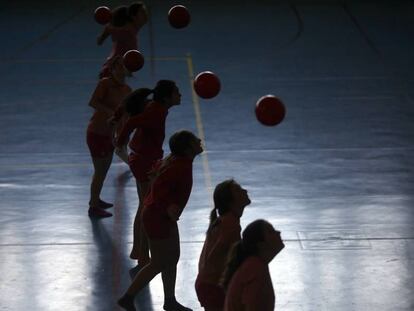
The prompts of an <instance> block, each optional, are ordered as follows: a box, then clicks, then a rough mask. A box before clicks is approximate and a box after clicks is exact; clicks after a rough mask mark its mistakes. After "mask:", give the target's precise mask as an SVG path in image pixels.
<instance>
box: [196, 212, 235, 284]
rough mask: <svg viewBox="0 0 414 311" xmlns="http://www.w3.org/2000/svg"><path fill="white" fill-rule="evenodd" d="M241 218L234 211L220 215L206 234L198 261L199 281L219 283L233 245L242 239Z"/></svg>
mask: <svg viewBox="0 0 414 311" xmlns="http://www.w3.org/2000/svg"><path fill="white" fill-rule="evenodd" d="M240 231H241V227H240V218H239V217H236V216H235V215H234V214H233V213H232V212H229V213H226V214H225V215H222V216H219V217H218V219H217V222H216V225H215V226H214V227H213V228H212V229H211V232H210V233H209V234H208V235H207V236H206V240H205V242H204V246H203V250H202V251H201V255H200V260H199V263H198V276H197V279H198V281H199V282H202V283H208V284H213V285H219V282H220V278H221V275H222V274H223V272H224V270H225V266H226V263H227V257H228V254H229V252H230V250H231V247H232V245H233V244H234V243H235V242H237V241H240V239H241V237H240Z"/></svg>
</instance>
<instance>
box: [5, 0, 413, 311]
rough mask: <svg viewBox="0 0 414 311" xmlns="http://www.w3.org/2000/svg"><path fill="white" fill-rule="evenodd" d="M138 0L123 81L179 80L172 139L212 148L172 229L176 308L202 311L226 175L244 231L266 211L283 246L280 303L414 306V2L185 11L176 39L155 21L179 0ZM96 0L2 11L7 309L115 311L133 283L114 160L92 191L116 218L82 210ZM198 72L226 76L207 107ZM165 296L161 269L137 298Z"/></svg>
mask: <svg viewBox="0 0 414 311" xmlns="http://www.w3.org/2000/svg"><path fill="white" fill-rule="evenodd" d="M121 3H123V2H120V1H111V2H107V3H105V4H108V5H110V6H112V7H113V6H116V5H118V4H121ZM146 3H147V4H148V7H149V8H150V11H151V20H150V23H148V25H146V26H145V27H144V28H143V30H142V33H141V35H140V38H139V40H140V46H141V50H142V52H143V53H144V55H145V57H146V64H145V66H144V68H143V69H142V71H140V72H138V73H137V74H135V77H133V78H131V79H130V80H129V81H128V83H129V84H130V85H131V86H132V87H134V88H136V87H141V86H149V87H151V86H153V85H154V84H155V82H156V81H157V80H158V79H161V78H168V79H173V80H175V81H176V82H177V84H178V85H179V87H180V90H181V93H182V102H183V103H182V105H181V106H180V107H177V108H174V109H173V110H171V112H170V114H169V117H168V124H167V136H169V135H170V134H171V133H172V132H173V131H175V130H177V129H180V128H187V129H190V130H193V131H195V132H197V133H198V135H200V136H201V137H203V139H204V142H205V146H206V152H205V153H204V154H203V155H202V156H200V157H199V158H198V159H196V161H195V166H194V177H195V178H194V186H193V192H192V194H191V198H190V201H189V203H188V205H187V207H186V210H185V212H184V213H183V215H182V217H181V219H180V222H179V226H180V233H181V240H182V242H181V246H182V255H181V259H180V262H179V265H178V280H177V298H178V299H179V300H180V301H181V302H182V303H183V304H185V305H188V306H190V307H191V308H193V309H194V310H201V308H200V306H199V304H198V302H197V298H196V295H195V292H194V285H193V284H194V280H195V277H196V273H197V261H198V256H199V253H200V251H201V246H202V242H203V239H204V232H205V230H206V228H207V225H208V214H209V209H210V208H211V191H212V188H213V187H214V185H215V184H217V183H218V182H220V181H222V180H224V179H226V178H229V177H233V178H235V179H236V180H237V181H238V182H239V183H241V184H242V185H243V186H244V187H246V188H247V189H248V191H249V194H250V197H251V199H252V204H251V205H250V206H249V207H248V208H247V209H246V211H245V214H244V216H243V219H242V226H243V227H244V226H246V224H248V223H249V222H251V221H252V220H254V219H257V218H264V219H267V220H268V221H270V222H272V224H273V225H274V226H275V227H276V228H278V229H279V230H280V231H282V237H283V238H284V239H285V244H286V248H285V249H284V250H283V252H282V253H280V255H279V256H277V257H276V259H275V260H274V261H273V262H272V263H271V265H270V268H271V274H272V279H273V283H274V287H275V292H276V297H277V298H276V299H277V302H276V309H277V310H283V311H308V310H309V311H324V310H326V311H337V310H338V311H349V310H358V311H359V310H361V311H367V310H368V311H369V310H376V311H379V310H381V311H409V310H414V290H413V289H414V241H413V239H414V122H413V120H414V87H413V86H414V74H413V73H414V58H413V55H414V40H413V36H414V2H413V1H408V0H394V1H368V0H360V1H335V0H331V1H329V0H324V1H317V0H314V1H312V0H307V1H305V0H296V1H295V0H293V1H271V0H258V1H242V0H239V1H236V0H221V1H210V0H200V1H183V2H181V3H183V4H185V5H186V6H187V7H188V8H189V9H190V11H191V14H192V22H191V25H190V26H189V27H188V28H186V29H183V30H176V29H172V28H171V27H169V25H168V24H167V19H166V12H167V11H168V9H169V7H170V6H171V5H172V4H176V3H175V2H173V1H164V0H148V1H146ZM101 4H102V2H100V1H92V0H91V1H80V0H77V1H75V0H71V1H69V0H64V1H28V0H27V1H18V0H17V1H9V2H6V1H2V2H0V34H1V37H2V42H3V44H2V48H1V49H0V94H1V96H0V141H1V144H0V198H1V199H0V310H1V311H6V310H7V311H23V310H30V311H49V310H50V311H57V310H65V311H78V310H79V311H81V310H91V311H95V310H96V311H112V310H118V308H117V307H116V304H115V301H116V299H117V297H119V296H120V294H121V293H123V291H124V290H125V289H126V288H127V286H128V284H129V282H130V280H131V276H130V269H131V268H132V267H134V265H135V263H134V262H133V261H131V260H130V259H129V258H128V254H129V250H130V248H131V239H132V236H131V231H132V221H133V217H134V214H135V211H136V207H137V195H136V190H135V183H134V180H133V178H131V174H130V173H129V170H128V167H127V166H126V165H124V164H122V163H121V162H120V161H119V160H118V159H115V158H114V162H113V165H112V167H111V169H110V172H109V176H108V178H107V180H106V183H105V186H104V190H103V198H104V199H105V200H108V201H112V202H114V203H115V208H114V209H113V212H114V216H113V217H112V218H110V219H104V220H100V221H92V220H91V219H89V218H88V216H87V202H88V191H89V182H90V176H91V173H92V165H91V160H90V157H89V153H88V150H87V147H86V144H85V129H86V125H87V122H88V119H89V117H90V116H91V113H92V111H91V109H90V108H89V107H88V105H87V103H88V100H89V98H90V96H91V93H92V91H93V89H94V87H95V85H96V83H97V73H98V71H99V68H100V65H101V64H102V61H103V60H104V58H105V57H106V55H107V54H108V53H109V49H110V44H109V42H107V43H106V44H105V45H104V46H103V47H98V46H96V44H95V38H96V36H97V34H98V33H99V31H100V27H99V25H97V24H96V23H95V22H94V21H93V18H92V12H93V10H94V8H96V7H97V6H98V5H101ZM204 70H211V71H214V72H215V73H216V74H217V75H218V76H219V77H220V79H221V82H222V90H221V92H220V94H219V95H218V96H217V97H216V98H214V99H211V100H202V99H199V98H197V97H196V96H195V95H194V94H193V92H192V88H191V79H192V78H193V77H194V75H195V74H197V73H198V72H201V71H204ZM266 94H275V95H277V96H279V97H280V98H282V99H283V101H284V103H285V105H286V107H287V116H286V119H285V120H284V122H283V123H282V124H280V125H279V126H277V127H264V126H262V125H260V124H259V123H258V122H257V121H256V120H255V117H254V113H253V111H254V104H255V102H256V100H257V99H258V98H259V97H261V96H263V95H266ZM165 150H166V151H168V147H167V146H165ZM162 303H163V297H162V284H161V280H160V278H159V277H157V278H156V279H155V280H154V281H153V282H152V283H151V284H150V286H149V287H148V288H146V289H145V290H144V291H143V292H142V293H140V294H139V295H138V297H137V300H136V305H137V308H139V310H141V311H142V310H154V311H155V310H162Z"/></svg>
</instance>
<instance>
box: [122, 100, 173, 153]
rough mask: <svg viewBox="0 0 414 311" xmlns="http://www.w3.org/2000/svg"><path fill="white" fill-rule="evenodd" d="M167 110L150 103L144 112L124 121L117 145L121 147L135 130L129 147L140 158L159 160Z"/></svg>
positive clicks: (155, 103)
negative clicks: (140, 156)
mask: <svg viewBox="0 0 414 311" xmlns="http://www.w3.org/2000/svg"><path fill="white" fill-rule="evenodd" d="M167 114H168V109H167V108H166V107H165V106H163V105H161V104H160V103H158V102H155V101H153V102H150V103H149V104H147V106H146V107H145V110H144V111H143V112H142V113H140V114H138V115H135V116H133V117H130V118H129V119H128V121H126V123H125V125H124V127H123V128H122V130H121V131H120V133H119V136H118V140H117V145H118V146H120V145H123V144H124V143H125V142H126V141H127V140H128V137H129V135H130V134H131V133H132V131H133V130H136V131H135V133H134V136H133V137H132V139H131V141H130V143H129V147H130V148H131V150H132V151H133V152H134V153H137V154H140V155H142V156H145V157H148V158H153V159H161V158H162V156H163V153H164V152H163V150H162V144H163V142H164V138H165V121H166V118H167Z"/></svg>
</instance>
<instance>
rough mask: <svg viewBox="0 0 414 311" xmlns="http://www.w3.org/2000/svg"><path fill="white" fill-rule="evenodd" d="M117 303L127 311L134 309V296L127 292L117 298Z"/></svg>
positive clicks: (133, 310) (134, 310)
mask: <svg viewBox="0 0 414 311" xmlns="http://www.w3.org/2000/svg"><path fill="white" fill-rule="evenodd" d="M118 305H119V306H120V307H122V308H123V309H125V310H127V311H136V309H135V306H134V297H133V296H129V295H127V294H125V295H123V296H122V297H121V298H119V300H118Z"/></svg>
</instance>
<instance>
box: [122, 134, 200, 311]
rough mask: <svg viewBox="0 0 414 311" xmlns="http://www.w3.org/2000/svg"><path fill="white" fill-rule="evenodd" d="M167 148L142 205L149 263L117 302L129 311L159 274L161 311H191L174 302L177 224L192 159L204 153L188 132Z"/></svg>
mask: <svg viewBox="0 0 414 311" xmlns="http://www.w3.org/2000/svg"><path fill="white" fill-rule="evenodd" d="M169 145H170V149H171V154H170V155H169V156H167V157H166V158H164V159H163V160H162V161H160V162H159V163H158V165H157V166H156V169H155V171H154V177H153V180H152V184H151V189H150V192H149V193H148V195H147V197H146V198H145V202H144V210H143V215H142V220H143V225H144V230H145V233H146V234H147V236H148V239H149V246H150V250H151V259H150V262H149V264H147V265H146V266H145V267H144V268H143V269H142V270H141V271H139V272H138V274H137V275H136V277H135V279H134V280H133V281H132V284H131V285H130V287H129V288H128V290H127V292H126V293H125V294H124V295H123V296H122V297H121V298H120V299H119V301H118V304H119V305H120V306H121V307H122V308H124V309H125V310H128V311H135V310H136V309H135V306H134V296H135V295H136V294H137V293H138V292H139V291H140V290H141V289H142V288H143V287H144V286H146V285H147V284H148V283H149V282H150V281H151V280H152V279H153V278H154V277H155V276H156V275H157V274H158V273H161V276H162V282H163V286H164V306H163V308H164V310H166V311H191V309H189V308H186V307H184V306H182V305H181V304H179V303H178V302H177V301H176V299H175V280H176V274H177V263H178V260H179V258H180V238H179V233H178V227H177V221H178V219H179V217H180V215H181V213H182V211H183V209H184V207H185V205H186V204H187V201H188V199H189V197H190V193H191V189H192V184H193V173H192V163H193V159H194V158H195V157H196V156H197V155H198V154H200V153H201V152H202V151H203V149H202V147H201V140H200V139H199V138H197V137H196V136H195V135H194V134H193V133H191V132H188V131H179V132H176V133H175V134H174V135H172V136H171V138H170V141H169Z"/></svg>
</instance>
